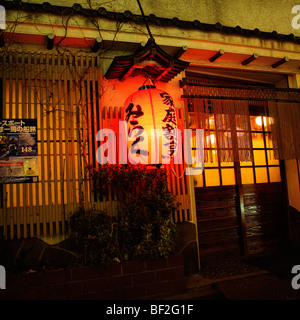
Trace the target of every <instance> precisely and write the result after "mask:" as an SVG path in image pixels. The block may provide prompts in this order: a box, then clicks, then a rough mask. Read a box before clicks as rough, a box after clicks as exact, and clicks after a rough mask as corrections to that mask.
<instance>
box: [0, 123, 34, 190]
mask: <svg viewBox="0 0 300 320" xmlns="http://www.w3.org/2000/svg"><path fill="white" fill-rule="evenodd" d="M37 181H38V145H37V120H36V119H2V120H0V183H2V184H3V183H24V182H37Z"/></svg>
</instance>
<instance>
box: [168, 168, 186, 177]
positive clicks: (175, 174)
mask: <svg viewBox="0 0 300 320" xmlns="http://www.w3.org/2000/svg"><path fill="white" fill-rule="evenodd" d="M171 169H172V172H173V174H174V176H175V177H176V178H177V179H181V178H182V177H183V175H184V172H185V168H183V172H182V174H181V175H180V176H178V175H177V173H176V172H175V170H174V169H173V168H172V167H171Z"/></svg>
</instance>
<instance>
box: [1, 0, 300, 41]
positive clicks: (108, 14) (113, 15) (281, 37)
mask: <svg viewBox="0 0 300 320" xmlns="http://www.w3.org/2000/svg"><path fill="white" fill-rule="evenodd" d="M0 4H2V5H4V7H5V8H6V10H10V9H11V10H16V9H21V10H24V11H29V12H35V13H43V12H50V13H53V14H59V15H62V14H66V15H67V14H69V15H70V14H81V15H84V16H90V17H97V16H98V17H104V18H107V19H111V20H116V21H124V22H126V21H134V22H135V23H138V24H144V20H143V17H142V15H137V14H133V13H132V12H130V11H129V10H126V11H124V12H123V13H121V12H112V11H108V10H106V9H105V8H104V7H99V8H98V9H97V10H92V9H85V8H83V7H82V6H81V5H80V4H78V3H74V4H73V6H72V7H63V6H55V5H52V4H50V3H49V2H44V3H42V4H37V3H23V2H22V1H21V0H13V1H0ZM146 18H147V20H148V23H149V24H153V25H159V26H160V27H171V26H173V27H174V26H175V27H177V28H181V29H193V30H202V31H208V32H209V31H217V32H221V33H225V34H232V35H241V36H245V37H258V38H263V39H273V40H278V41H290V42H295V43H300V37H297V36H295V35H294V34H293V33H291V34H289V35H286V34H279V33H278V32H277V31H273V32H264V31H261V30H259V29H258V28H255V29H253V30H250V29H243V28H241V27H240V26H235V27H229V26H223V25H222V24H221V23H219V22H217V23H215V24H208V23H202V22H200V21H199V20H194V21H185V20H180V19H178V18H176V17H175V18H173V19H168V18H162V17H157V16H155V15H154V14H150V15H148V16H147V17H146Z"/></svg>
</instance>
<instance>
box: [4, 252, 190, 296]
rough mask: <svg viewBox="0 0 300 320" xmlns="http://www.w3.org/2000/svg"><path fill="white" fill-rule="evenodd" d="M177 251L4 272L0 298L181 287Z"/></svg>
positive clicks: (134, 292) (127, 293)
mask: <svg viewBox="0 0 300 320" xmlns="http://www.w3.org/2000/svg"><path fill="white" fill-rule="evenodd" d="M185 286H186V277H185V274H184V261H183V257H182V256H181V255H174V256H171V257H169V258H166V259H157V260H145V261H144V260H140V261H127V262H124V263H122V264H121V263H120V264H113V265H110V266H108V267H103V266H101V267H96V266H90V267H80V268H74V269H59V270H52V271H43V272H34V273H27V274H19V275H12V276H7V281H6V290H0V299H13V300H15V299H21V300H27V299H29V300H31V299H34V300H37V299H43V300H45V299H51V300H54V299H58V300H60V299H64V300H65V299H76V300H78V299H79V300H81V299H89V300H94V299H99V300H122V299H126V300H127V299H140V298H147V297H149V298H150V297H151V296H155V295H159V294H169V293H173V292H177V291H180V290H183V289H184V288H185Z"/></svg>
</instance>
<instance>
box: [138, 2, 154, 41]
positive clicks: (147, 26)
mask: <svg viewBox="0 0 300 320" xmlns="http://www.w3.org/2000/svg"><path fill="white" fill-rule="evenodd" d="M137 3H138V5H139V7H140V10H141V13H142V16H143V19H144V21H145V24H146V28H147V30H148V33H149V36H150V38H151V39H154V38H153V36H152V33H151V31H150V28H149V25H148V21H147V18H146V16H145V14H144V11H143V8H142V5H141V3H140V0H137Z"/></svg>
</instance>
